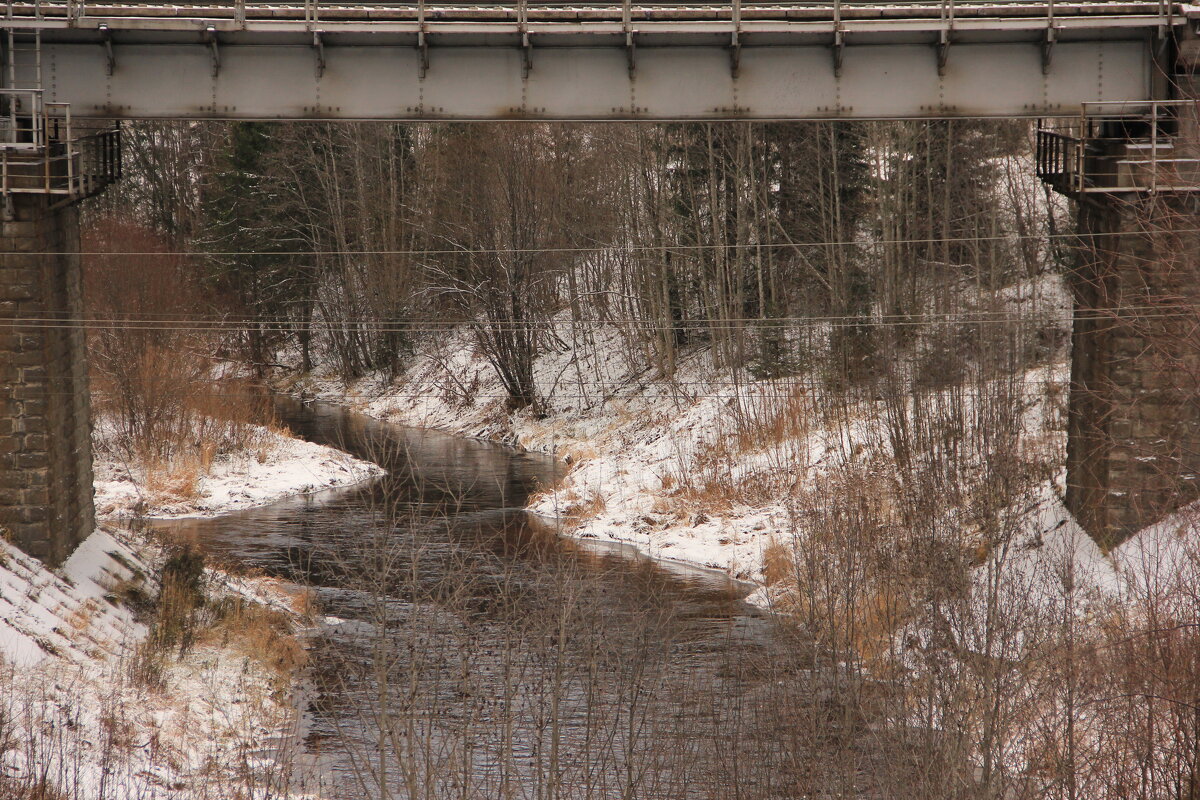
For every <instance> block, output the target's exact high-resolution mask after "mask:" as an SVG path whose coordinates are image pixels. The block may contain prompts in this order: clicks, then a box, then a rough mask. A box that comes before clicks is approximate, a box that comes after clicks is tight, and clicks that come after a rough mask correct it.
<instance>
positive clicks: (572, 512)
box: [562, 489, 608, 528]
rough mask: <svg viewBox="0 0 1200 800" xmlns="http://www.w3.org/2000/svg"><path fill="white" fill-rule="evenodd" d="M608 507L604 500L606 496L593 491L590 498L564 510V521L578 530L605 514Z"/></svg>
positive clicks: (572, 504)
mask: <svg viewBox="0 0 1200 800" xmlns="http://www.w3.org/2000/svg"><path fill="white" fill-rule="evenodd" d="M607 507H608V504H607V502H606V501H605V499H604V495H602V494H601V493H600V492H599V491H597V490H595V489H593V490H592V493H591V495H589V496H588V497H586V498H584V499H582V500H579V501H578V502H574V503H571V504H570V505H568V506H567V507H566V508H564V509H563V512H562V519H563V522H564V523H565V524H566V525H567V526H569V527H571V528H577V527H579V526H580V525H582V524H583V523H585V522H587V521H589V520H593V519H595V518H596V517H598V516H600V515H601V514H603V513H604V510H605V509H606V508H607Z"/></svg>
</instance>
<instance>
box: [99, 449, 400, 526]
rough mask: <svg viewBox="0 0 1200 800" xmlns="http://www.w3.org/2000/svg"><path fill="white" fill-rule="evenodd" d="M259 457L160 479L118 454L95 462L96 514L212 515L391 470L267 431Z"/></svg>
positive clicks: (228, 459) (223, 460) (221, 460)
mask: <svg viewBox="0 0 1200 800" xmlns="http://www.w3.org/2000/svg"><path fill="white" fill-rule="evenodd" d="M257 439H258V441H259V442H260V444H259V445H258V447H256V448H255V450H254V451H253V452H243V453H239V454H234V455H222V456H219V457H217V458H216V459H215V460H214V461H213V463H212V464H211V465H210V466H209V467H208V469H207V470H206V471H205V470H200V469H196V470H192V471H187V472H184V474H182V475H178V474H177V475H175V476H167V477H165V478H158V477H156V476H154V475H148V474H147V470H146V469H145V468H144V467H142V466H140V465H136V464H127V463H124V462H122V461H121V460H119V459H118V458H117V457H116V456H114V455H112V454H111V452H112V451H111V450H110V451H109V454H108V455H100V456H98V457H97V460H96V464H95V474H96V480H95V484H96V511H97V513H98V514H99V515H100V516H101V517H102V518H104V517H121V516H131V515H133V514H142V515H146V516H153V517H179V516H193V515H212V514H220V513H223V512H227V511H236V510H238V509H242V508H249V507H252V506H259V505H265V504H267V503H270V502H273V501H275V500H279V499H281V498H284V497H288V496H291V495H297V494H308V493H312V492H316V491H320V490H322V489H332V488H335V487H339V486H349V485H351V484H354V483H358V482H360V481H364V480H367V479H369V478H371V477H374V476H376V475H380V474H382V473H383V469H382V468H381V467H379V466H378V465H376V464H372V463H370V462H367V461H362V460H360V459H357V458H355V457H353V456H351V455H349V454H348V453H345V452H342V451H341V450H336V449H334V448H332V447H326V446H324V445H319V444H314V443H312V442H306V441H304V440H302V439H296V438H294V437H292V436H288V435H286V434H284V433H280V432H279V431H276V430H272V429H269V428H261V429H260V430H259V432H258V436H257Z"/></svg>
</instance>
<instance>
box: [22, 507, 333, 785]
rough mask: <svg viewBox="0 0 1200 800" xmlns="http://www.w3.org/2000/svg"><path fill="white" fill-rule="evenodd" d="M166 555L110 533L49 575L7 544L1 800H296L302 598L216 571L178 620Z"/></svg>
mask: <svg viewBox="0 0 1200 800" xmlns="http://www.w3.org/2000/svg"><path fill="white" fill-rule="evenodd" d="M169 552H170V551H169V550H166V549H164V548H163V547H162V546H159V545H157V544H155V543H152V542H149V541H146V540H144V539H142V538H140V537H137V536H134V535H132V534H131V533H129V532H128V531H121V530H116V529H101V530H97V531H96V532H95V533H94V534H92V535H91V536H90V537H89V538H88V539H87V540H86V541H85V542H84V543H83V544H81V545H80V546H79V548H78V549H77V550H76V551H75V553H74V554H73V555H72V556H71V557H70V559H69V560H68V561H67V562H66V563H65V564H64V565H63V566H62V567H61V568H59V569H54V570H51V569H48V568H46V567H45V566H44V565H43V564H41V563H40V562H39V561H37V560H36V559H33V558H30V557H28V556H26V555H25V554H23V553H22V552H21V551H19V550H18V549H16V548H15V547H13V546H12V545H10V544H8V543H7V542H3V541H0V795H2V796H4V797H43V796H44V797H47V798H50V797H53V798H57V797H139V798H147V800H152V799H153V798H188V800H200V799H201V798H226V797H244V798H247V799H249V798H260V797H268V796H271V797H278V796H286V793H287V790H288V789H289V788H290V786H291V784H292V782H293V777H294V776H293V774H292V771H293V762H294V760H295V756H296V750H297V744H298V742H299V741H300V739H301V734H302V730H301V725H302V716H301V714H300V713H299V709H298V707H297V704H298V703H300V702H302V701H303V695H302V692H300V691H299V690H298V689H297V687H296V686H295V679H296V670H297V669H298V668H299V667H300V666H301V665H302V663H303V657H304V651H303V647H302V646H301V644H300V640H299V638H298V636H299V635H300V634H301V632H302V630H303V629H304V627H305V626H307V625H308V624H309V623H308V622H307V608H306V599H305V596H304V595H303V594H298V593H295V592H293V591H291V590H289V589H288V588H286V587H284V586H283V585H281V584H278V583H276V582H272V581H265V580H262V579H248V578H241V577H238V576H234V575H231V574H229V573H226V572H222V571H216V570H211V569H210V570H206V571H205V572H204V573H203V576H202V578H201V581H202V587H203V596H204V601H203V606H202V607H197V608H195V609H190V610H188V611H187V612H186V615H183V616H179V617H177V618H176V619H174V621H172V620H170V619H168V618H167V616H166V615H167V614H168V611H165V610H164V609H165V608H167V606H165V605H164V604H165V603H167V602H168V601H167V600H165V599H160V598H159V594H160V589H161V586H160V576H161V575H162V574H163V565H164V561H165V560H166V559H167V557H168V554H169ZM174 624H181V625H185V628H186V630H187V634H186V637H185V638H184V639H178V640H177V639H167V638H165V636H164V631H165V630H166V629H167V626H170V625H174ZM38 792H43V793H44V794H38ZM293 796H294V797H299V796H300V795H293Z"/></svg>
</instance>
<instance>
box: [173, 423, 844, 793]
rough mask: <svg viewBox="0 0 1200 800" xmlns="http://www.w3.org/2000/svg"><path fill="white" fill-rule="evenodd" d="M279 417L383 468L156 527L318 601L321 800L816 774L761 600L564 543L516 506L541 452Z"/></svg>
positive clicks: (766, 786) (788, 782) (620, 788)
mask: <svg viewBox="0 0 1200 800" xmlns="http://www.w3.org/2000/svg"><path fill="white" fill-rule="evenodd" d="M279 414H280V417H281V419H282V421H283V422H284V423H286V424H287V425H288V426H289V427H290V428H291V429H292V430H293V431H294V432H295V433H296V434H298V435H300V436H302V437H304V438H306V439H310V440H312V441H315V442H319V443H323V444H331V445H334V446H337V447H340V448H342V449H344V450H347V451H349V452H351V453H354V454H355V455H358V456H360V457H363V458H368V459H371V460H373V461H376V462H377V463H379V464H381V465H382V466H384V467H385V468H386V470H387V473H386V475H385V476H383V477H381V478H379V479H376V480H373V481H371V482H369V483H366V484H363V485H360V486H358V487H353V488H349V489H344V490H334V491H328V492H324V493H321V494H316V495H312V496H307V497H301V498H295V499H290V500H286V501H282V502H278V503H275V504H272V505H269V506H265V507H262V508H258V509H253V510H249V511H243V512H237V513H232V514H227V515H223V516H220V517H216V518H209V519H188V520H177V521H173V522H170V523H162V526H163V527H169V528H171V529H172V530H173V531H174V532H175V533H176V534H178V535H181V536H185V537H188V538H189V539H191V540H193V541H196V542H197V543H199V544H200V546H201V547H202V548H203V549H204V550H205V551H206V552H208V553H209V554H211V555H213V556H216V557H219V558H220V559H222V560H225V561H230V562H234V563H237V564H239V565H241V566H243V567H253V568H257V569H259V570H262V571H263V572H265V573H267V574H270V575H274V576H278V577H280V578H284V579H287V580H291V581H296V582H298V583H301V584H304V585H308V586H312V587H314V591H315V594H316V597H317V600H318V601H319V606H320V610H321V613H322V614H323V615H324V616H325V618H326V622H327V624H326V625H325V626H324V630H323V633H322V634H321V635H320V636H319V637H318V640H317V641H316V643H315V644H314V646H313V649H312V651H311V654H310V661H309V663H310V666H309V673H310V677H311V679H312V684H313V686H314V696H313V700H312V702H311V704H310V707H309V718H310V725H309V727H308V729H307V734H306V740H305V746H306V750H307V751H308V752H309V754H310V758H311V759H312V760H314V761H315V763H316V764H317V767H318V771H319V772H320V773H321V777H320V782H321V785H322V786H323V787H324V791H325V793H326V794H327V796H331V797H338V798H359V797H364V798H365V797H370V798H375V797H396V798H443V797H444V798H451V797H453V798H475V797H478V798H493V797H494V798H509V797H513V798H517V797H522V798H523V797H529V798H560V797H561V798H568V797H570V798H575V797H579V798H609V797H613V798H617V797H619V798H635V797H645V798H676V797H678V798H683V797H688V798H692V797H712V798H718V797H720V798H724V797H786V796H789V795H790V793H791V791H792V789H793V788H794V786H795V784H794V782H793V781H794V776H795V772H796V769H803V770H812V769H813V768H814V766H813V765H812V764H805V765H801V766H800V767H797V759H798V755H797V753H798V751H799V749H800V745H798V744H797V741H798V740H797V734H796V731H795V730H794V728H795V725H796V721H797V718H798V717H803V716H805V715H804V714H801V708H802V707H804V708H809V705H808V700H809V699H810V698H811V696H812V693H811V692H808V691H807V690H805V691H804V692H803V693H802V695H794V694H793V692H792V690H791V689H789V690H788V691H787V692H784V693H783V694H781V693H780V691H779V687H781V686H785V685H787V686H799V685H802V683H803V682H802V681H800V680H799V679H798V678H797V676H798V675H802V674H805V671H804V670H803V669H802V668H801V667H802V662H804V661H806V660H807V659H808V652H807V651H805V650H804V648H802V647H799V646H797V645H795V643H794V642H792V641H790V640H789V639H788V637H787V636H786V635H783V634H782V633H781V632H780V631H779V630H776V628H775V626H774V625H773V623H772V622H771V621H770V619H769V618H768V617H766V616H764V615H763V614H761V613H760V612H758V611H756V610H755V609H753V608H751V607H750V606H748V605H747V604H745V603H744V602H743V598H744V597H745V595H746V594H747V593H748V591H749V590H750V588H751V587H749V586H747V585H745V584H740V583H737V582H734V581H731V580H729V579H728V578H726V577H724V576H723V575H719V574H716V573H713V572H709V571H705V570H699V569H690V568H686V567H681V566H678V565H671V564H667V563H662V562H657V561H654V560H650V559H647V558H645V557H643V556H640V555H638V554H637V553H636V552H634V551H632V550H631V549H629V548H624V547H616V546H611V547H610V546H600V545H597V544H591V545H589V544H587V543H580V542H577V541H573V540H571V539H569V538H566V537H562V536H559V535H556V533H555V532H554V531H553V530H552V529H551V527H550V526H549V525H547V524H545V523H543V522H540V521H539V520H537V519H535V518H532V517H531V516H530V515H528V514H526V512H524V511H523V510H522V508H523V507H524V505H525V504H526V500H527V498H528V497H529V495H530V494H531V493H532V492H535V491H537V490H538V489H539V487H544V486H547V485H548V484H549V483H550V482H551V481H553V480H554V479H555V477H556V469H557V467H556V465H555V464H554V463H553V462H552V461H551V460H550V459H548V458H547V457H544V456H540V455H536V454H530V453H525V452H518V451H516V450H513V449H510V448H506V447H502V446H498V445H493V444H490V443H485V442H479V441H473V440H467V439H462V438H458V437H453V436H448V435H444V434H440V433H437V432H433V431H428V430H423V429H412V428H403V427H398V426H394V425H389V424H386V423H382V422H378V421H374V420H371V419H368V418H365V417H363V416H360V415H356V414H353V413H350V412H347V411H345V410H342V409H339V408H337V407H335V406H331V405H322V404H316V405H301V404H300V403H297V402H293V401H289V400H281V401H280V407H279ZM785 678H786V681H785V680H784V679H785ZM822 713H823V712H822ZM800 760H806V759H800ZM809 760H811V759H809ZM789 776H790V777H789Z"/></svg>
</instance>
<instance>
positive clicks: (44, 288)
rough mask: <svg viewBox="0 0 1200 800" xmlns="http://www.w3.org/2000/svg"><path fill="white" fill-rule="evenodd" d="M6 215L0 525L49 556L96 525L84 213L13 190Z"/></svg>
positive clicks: (0, 236) (62, 553)
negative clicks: (11, 212)
mask: <svg viewBox="0 0 1200 800" xmlns="http://www.w3.org/2000/svg"><path fill="white" fill-rule="evenodd" d="M14 208H15V218H14V219H12V220H10V221H5V222H2V223H0V528H3V529H4V531H5V535H7V536H8V537H10V538H11V540H12V541H13V543H14V544H16V545H17V546H18V547H20V548H21V549H22V550H24V551H25V552H26V553H29V554H30V555H33V556H36V557H37V558H39V559H41V560H42V561H44V562H46V563H48V564H52V565H53V564H58V563H61V562H62V561H63V560H64V559H65V558H66V557H67V556H68V555H70V553H71V551H72V550H73V549H74V548H75V546H76V545H77V544H79V542H81V541H82V540H83V539H84V538H85V537H87V536H88V534H90V533H91V532H92V530H93V528H94V527H95V510H94V507H93V503H92V450H91V432H90V416H89V403H88V385H87V367H86V351H85V342H84V331H83V328H82V327H81V326H80V324H79V321H80V319H81V316H82V309H83V298H82V288H81V282H82V281H81V274H80V263H79V255H78V252H79V212H78V210H77V209H76V208H75V207H74V206H66V207H63V208H58V209H54V208H51V206H50V204H49V202H48V200H47V198H46V197H44V196H36V195H26V196H21V195H18V196H16V197H15V204H14Z"/></svg>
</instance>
